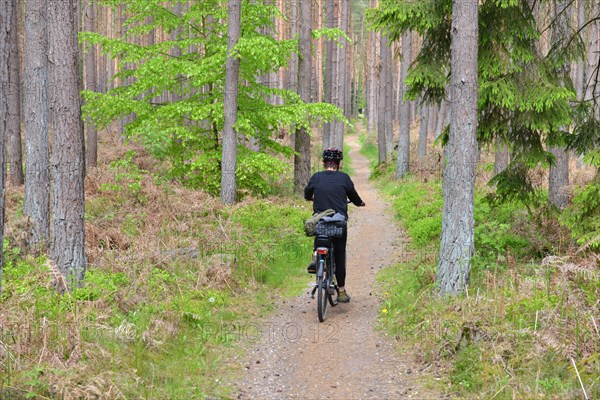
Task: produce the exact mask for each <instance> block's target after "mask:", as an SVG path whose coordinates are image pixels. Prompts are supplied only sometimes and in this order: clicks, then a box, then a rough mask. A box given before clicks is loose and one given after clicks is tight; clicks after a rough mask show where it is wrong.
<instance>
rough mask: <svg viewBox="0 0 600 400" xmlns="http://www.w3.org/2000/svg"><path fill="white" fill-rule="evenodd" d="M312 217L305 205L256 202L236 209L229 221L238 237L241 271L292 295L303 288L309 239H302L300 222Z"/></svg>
mask: <svg viewBox="0 0 600 400" xmlns="http://www.w3.org/2000/svg"><path fill="white" fill-rule="evenodd" d="M311 214H312V210H311V209H310V208H309V205H304V204H302V205H299V204H290V205H284V204H277V203H271V202H256V203H254V204H253V205H250V206H248V207H244V208H242V209H236V210H235V211H234V213H233V214H232V216H231V219H232V221H234V222H235V223H237V224H239V225H240V226H241V227H242V228H243V230H242V231H241V232H240V233H239V237H238V239H237V240H238V242H239V243H240V247H239V248H238V250H237V252H238V254H239V256H240V257H241V262H242V263H244V264H245V265H247V266H248V268H247V270H246V271H245V272H246V273H248V274H252V276H253V277H254V278H255V279H257V280H258V281H259V282H261V283H264V284H266V285H267V286H269V287H276V288H285V290H286V292H285V293H287V294H292V295H293V294H295V293H296V292H297V290H299V289H300V288H302V287H304V286H305V285H306V269H305V267H306V265H308V262H309V261H310V257H311V249H312V238H307V237H305V236H304V231H303V226H304V225H303V222H304V220H305V219H306V218H308V217H309V216H310V215H311Z"/></svg>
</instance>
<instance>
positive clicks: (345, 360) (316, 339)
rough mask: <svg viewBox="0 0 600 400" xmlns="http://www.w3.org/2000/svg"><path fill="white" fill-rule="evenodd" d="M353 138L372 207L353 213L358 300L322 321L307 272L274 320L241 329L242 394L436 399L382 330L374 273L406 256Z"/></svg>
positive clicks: (352, 270) (352, 265)
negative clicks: (303, 287) (300, 288)
mask: <svg viewBox="0 0 600 400" xmlns="http://www.w3.org/2000/svg"><path fill="white" fill-rule="evenodd" d="M346 139H347V142H348V144H349V146H350V148H351V155H352V160H353V166H352V167H353V169H354V171H355V175H354V177H353V180H354V183H355V185H356V188H357V191H358V192H359V194H360V195H361V197H362V198H363V200H364V201H365V203H366V204H367V206H366V207H365V208H361V209H357V208H355V207H353V206H352V208H351V211H350V221H349V231H348V232H349V233H348V260H347V271H348V276H347V282H346V287H347V290H348V293H349V294H350V295H351V296H352V300H351V301H350V303H348V304H340V305H338V306H337V307H332V308H329V310H328V315H327V320H326V321H325V322H324V323H319V322H318V319H317V313H316V300H311V299H310V295H309V292H310V285H311V284H312V282H314V277H313V276H312V275H311V276H308V275H307V278H306V281H307V286H306V290H305V291H304V293H303V294H302V295H301V296H298V297H294V298H288V299H286V300H282V301H281V304H280V305H279V307H278V308H277V310H276V311H275V313H274V314H273V315H272V316H271V317H270V318H269V319H268V320H267V321H263V322H262V323H257V325H256V326H248V327H246V328H247V329H240V331H242V332H246V334H245V335H242V336H241V339H242V340H244V341H245V342H246V345H247V356H246V359H244V360H236V361H237V365H238V367H239V368H243V369H245V370H246V373H245V375H244V376H243V378H242V379H241V380H240V381H239V382H237V383H235V385H236V386H237V389H238V394H237V398H239V399H254V398H261V399H276V398H277V399H280V398H287V399H317V398H343V399H367V398H372V399H382V398H401V397H402V398H410V397H413V398H431V397H435V396H431V395H427V394H426V392H424V389H423V385H422V383H421V382H420V377H419V376H418V375H417V374H416V373H415V372H414V371H415V370H416V368H414V366H411V365H409V364H407V361H405V358H403V357H402V356H401V354H400V353H399V352H398V351H397V349H396V348H395V343H394V340H393V339H391V338H389V337H387V336H386V335H384V334H383V333H382V332H380V331H377V330H376V325H377V314H378V312H379V305H380V301H379V299H378V298H377V296H376V283H375V274H376V272H377V271H378V270H380V269H381V268H385V267H388V266H390V265H391V264H393V263H394V262H395V260H397V259H398V258H399V251H400V250H399V249H400V244H401V241H402V233H401V231H400V230H399V228H398V227H397V224H396V223H395V222H394V219H393V217H392V215H391V213H390V211H389V209H388V204H386V203H385V202H384V201H383V200H382V199H381V198H380V196H379V194H378V192H377V190H376V189H375V187H374V186H373V185H372V184H371V183H370V182H369V181H368V177H369V161H368V160H367V158H366V157H364V156H363V155H362V154H360V153H359V144H358V135H357V134H354V135H350V136H347V138H346ZM307 240H310V239H307ZM308 261H309V255H308V254H307V256H306V262H307V263H308ZM290 268H305V265H290ZM275 295H276V294H274V296H275ZM406 358H408V357H406Z"/></svg>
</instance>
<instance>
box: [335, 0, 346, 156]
mask: <svg viewBox="0 0 600 400" xmlns="http://www.w3.org/2000/svg"><path fill="white" fill-rule="evenodd" d="M336 8H337V9H338V10H337V11H336V16H337V17H338V24H339V28H340V29H341V30H342V31H344V33H346V34H347V33H348V26H347V22H348V21H347V20H348V15H347V14H348V1H343V0H341V1H339V2H336ZM340 43H341V47H337V46H336V48H335V52H336V53H337V65H336V66H335V69H334V70H333V71H334V73H335V78H334V82H335V88H334V91H333V93H332V98H333V101H334V104H335V105H336V106H337V107H338V108H339V109H340V110H341V111H342V113H343V114H346V110H345V105H346V87H345V84H346V79H347V75H348V65H347V57H346V51H347V48H348V44H347V40H346V38H344V37H340ZM332 126H333V132H332V136H333V138H332V141H331V146H333V147H336V148H338V149H340V150H341V149H343V147H344V127H345V125H344V123H343V122H342V121H338V120H336V121H334V122H333V124H332Z"/></svg>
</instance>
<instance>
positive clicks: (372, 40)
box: [367, 0, 378, 132]
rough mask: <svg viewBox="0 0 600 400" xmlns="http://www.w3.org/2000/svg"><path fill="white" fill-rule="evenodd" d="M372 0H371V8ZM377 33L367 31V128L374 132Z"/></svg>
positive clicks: (375, 116)
mask: <svg viewBox="0 0 600 400" xmlns="http://www.w3.org/2000/svg"><path fill="white" fill-rule="evenodd" d="M374 3H375V1H374V0H371V8H373V4H374ZM376 39H377V33H376V32H375V31H370V32H369V66H368V71H369V72H368V73H369V92H368V94H367V95H368V100H367V129H368V130H369V132H374V131H375V130H376V129H377V86H378V85H377V45H376V43H377V40H376Z"/></svg>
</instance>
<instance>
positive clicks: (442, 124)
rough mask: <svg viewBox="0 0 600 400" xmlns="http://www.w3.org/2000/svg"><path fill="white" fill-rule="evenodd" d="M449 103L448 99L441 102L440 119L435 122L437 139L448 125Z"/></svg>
mask: <svg viewBox="0 0 600 400" xmlns="http://www.w3.org/2000/svg"><path fill="white" fill-rule="evenodd" d="M447 105H448V104H447V102H446V100H442V103H441V104H440V111H439V113H438V119H437V122H436V124H435V139H437V138H438V137H439V136H440V135H441V134H442V132H443V131H444V128H445V127H446V117H447V113H448V111H447Z"/></svg>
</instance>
